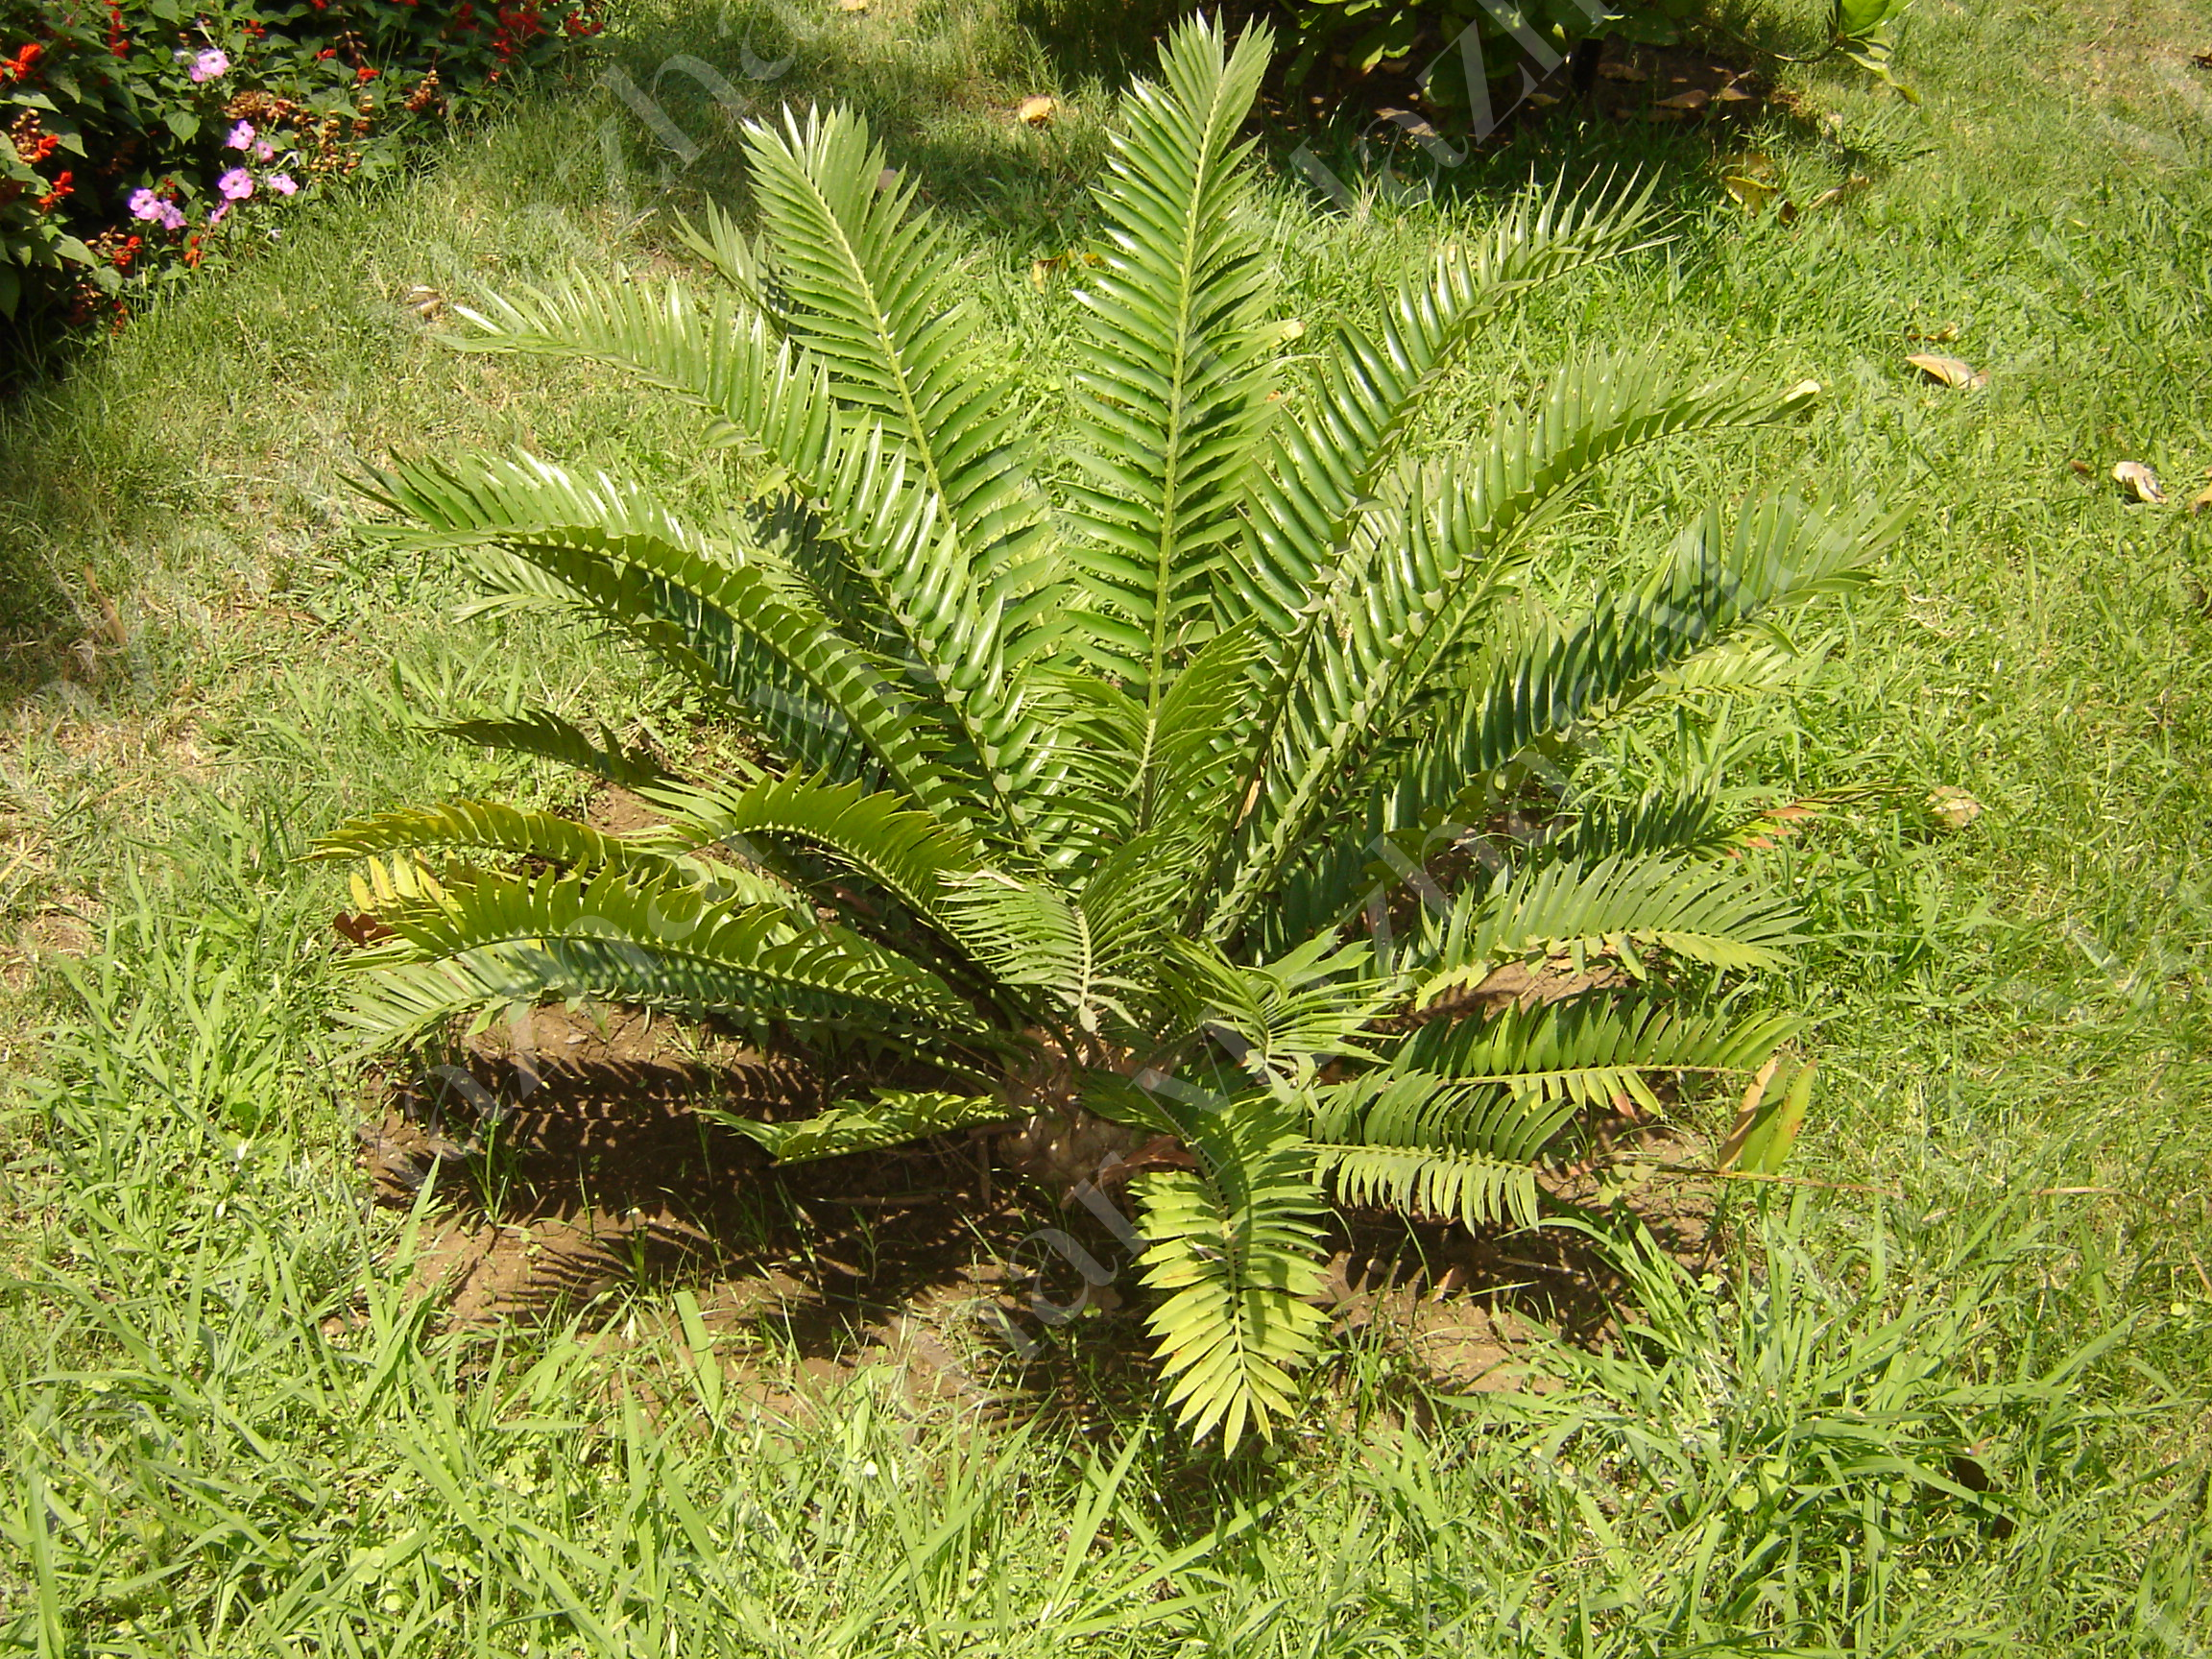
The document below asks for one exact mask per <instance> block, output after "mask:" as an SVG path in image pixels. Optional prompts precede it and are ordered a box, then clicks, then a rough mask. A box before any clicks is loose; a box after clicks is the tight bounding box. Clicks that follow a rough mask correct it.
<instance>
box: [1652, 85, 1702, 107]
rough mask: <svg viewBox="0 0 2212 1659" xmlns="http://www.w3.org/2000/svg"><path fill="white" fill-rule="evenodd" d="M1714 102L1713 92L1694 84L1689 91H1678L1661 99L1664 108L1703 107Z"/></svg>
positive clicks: (1660, 104)
mask: <svg viewBox="0 0 2212 1659" xmlns="http://www.w3.org/2000/svg"><path fill="white" fill-rule="evenodd" d="M1712 102H1713V94H1712V93H1710V92H1708V91H1706V90H1705V88H1704V87H1702V86H1693V87H1691V88H1690V90H1689V91H1687V92H1677V93H1675V94H1674V96H1673V97H1671V98H1662V99H1660V100H1659V108H1662V109H1702V108H1705V106H1706V105H1708V104H1710V103H1712Z"/></svg>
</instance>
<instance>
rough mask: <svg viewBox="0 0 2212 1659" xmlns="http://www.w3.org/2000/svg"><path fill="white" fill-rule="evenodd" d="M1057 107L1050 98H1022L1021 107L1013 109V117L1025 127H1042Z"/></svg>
mask: <svg viewBox="0 0 2212 1659" xmlns="http://www.w3.org/2000/svg"><path fill="white" fill-rule="evenodd" d="M1059 108H1060V106H1059V105H1058V104H1057V103H1055V102H1054V101H1053V100H1052V99H1050V98H1024V99H1022V107H1021V108H1019V109H1017V110H1015V111H1014V118H1015V119H1016V120H1017V121H1020V122H1021V123H1022V125H1023V126H1025V127H1042V126H1044V125H1045V123H1046V122H1047V121H1049V120H1051V119H1052V116H1053V113H1054V112H1055V111H1056V110H1058V109H1059Z"/></svg>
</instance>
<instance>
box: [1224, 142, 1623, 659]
mask: <svg viewBox="0 0 2212 1659" xmlns="http://www.w3.org/2000/svg"><path fill="white" fill-rule="evenodd" d="M1650 218H1651V186H1650V185H1648V184H1647V185H1645V186H1644V187H1643V188H1642V189H1637V188H1635V187H1634V186H1633V185H1632V184H1631V185H1630V186H1627V187H1625V188H1623V189H1621V190H1619V191H1615V190H1613V189H1612V188H1610V187H1609V185H1607V184H1593V185H1592V186H1590V187H1588V188H1586V189H1584V190H1582V191H1579V192H1576V193H1575V194H1572V195H1569V194H1547V195H1539V196H1536V197H1534V198H1532V199H1525V200H1523V201H1522V202H1521V203H1519V204H1517V205H1516V206H1515V207H1514V208H1513V210H1512V211H1511V212H1509V213H1507V214H1506V215H1505V216H1504V217H1503V219H1501V220H1500V221H1499V223H1498V225H1497V227H1496V228H1494V229H1493V230H1492V231H1491V232H1490V233H1489V234H1488V235H1486V236H1484V237H1482V238H1480V239H1479V240H1478V241H1477V242H1476V243H1475V245H1474V246H1473V247H1472V248H1469V247H1465V246H1461V245H1456V244H1455V245H1454V246H1451V247H1447V248H1445V249H1442V250H1440V251H1439V252H1438V253H1437V255H1436V258H1435V261H1434V264H1433V266H1432V267H1431V271H1430V274H1429V278H1428V280H1427V281H1426V282H1421V283H1408V284H1407V285H1406V286H1405V287H1404V288H1402V289H1401V290H1400V291H1399V294H1398V297H1397V300H1396V301H1395V303H1393V304H1392V305H1391V307H1390V308H1389V310H1388V311H1386V312H1385V313H1384V314H1383V326H1382V329H1381V331H1380V333H1379V334H1373V335H1371V334H1369V333H1368V332H1367V331H1366V330H1365V329H1363V328H1361V327H1359V326H1358V325H1355V324H1344V325H1339V326H1338V328H1337V330H1336V333H1335V338H1334V342H1333V345H1334V349H1333V350H1330V351H1327V352H1324V353H1323V354H1322V364H1323V367H1322V372H1321V373H1322V377H1321V384H1320V385H1319V387H1318V388H1317V389H1316V390H1315V392H1314V394H1313V396H1312V397H1310V399H1308V400H1307V401H1306V402H1305V403H1304V404H1303V405H1302V407H1301V408H1300V410H1299V412H1298V414H1297V416H1296V418H1295V419H1293V420H1291V421H1285V422H1283V423H1281V424H1280V425H1278V427H1277V428H1276V431H1275V436H1274V439H1273V441H1272V446H1271V453H1270V455H1269V459H1268V462H1267V464H1266V466H1265V467H1263V468H1262V469H1260V471H1259V472H1258V473H1257V474H1256V475H1255V477H1254V479H1253V484H1252V505H1251V536H1250V539H1249V541H1248V542H1247V544H1246V547H1245V556H1244V558H1243V559H1242V560H1241V561H1240V562H1239V564H1238V566H1237V567H1236V571H1235V576H1236V580H1235V582H1234V586H1233V589H1231V590H1230V594H1229V602H1230V604H1231V605H1232V607H1233V610H1234V613H1235V614H1237V615H1249V616H1255V617H1257V618H1259V619H1261V620H1262V622H1263V624H1264V625H1265V627H1266V630H1267V633H1268V634H1269V635H1270V636H1271V637H1276V638H1289V637H1292V636H1294V635H1296V634H1298V633H1299V632H1300V629H1301V623H1300V618H1301V617H1302V615H1303V614H1304V613H1305V610H1306V607H1307V604H1308V603H1309V601H1310V596H1311V594H1312V592H1313V591H1314V589H1315V588H1316V587H1318V586H1319V585H1320V584H1321V583H1322V582H1323V579H1324V578H1325V576H1326V574H1327V572H1328V570H1329V568H1330V567H1331V565H1334V562H1335V559H1336V556H1337V551H1338V549H1339V548H1341V547H1342V546H1343V545H1344V543H1345V541H1346V540H1347V539H1348V538H1349V536H1350V535H1351V532H1352V526H1353V521H1354V519H1355V518H1356V517H1358V514H1359V513H1360V512H1361V510H1362V503H1363V502H1364V501H1365V500H1366V499H1367V497H1368V496H1370V495H1372V494H1374V493H1375V492H1376V489H1377V486H1378V485H1379V484H1380V483H1381V481H1382V478H1383V473H1384V471H1385V470H1386V469H1388V468H1389V467H1390V466H1391V464H1392V463H1393V462H1394V461H1395V459H1396V458H1397V455H1398V452H1399V445H1400V441H1401V440H1402V439H1403V437H1404V435H1405V433H1406V431H1407V428H1408V427H1409V426H1410V424H1411V423H1412V421H1414V420H1415V419H1416V417H1417V416H1418V415H1419V413H1420V412H1421V410H1422V408H1423V407H1424V404H1425V400H1426V399H1427V397H1428V396H1429V394H1430V393H1431V391H1432V390H1433V389H1434V387H1435V385H1436V383H1437V381H1438V379H1439V377H1440V376H1441V375H1442V373H1444V372H1445V371H1446V370H1448V369H1449V368H1450V367H1451V365H1452V362H1453V360H1454V358H1455V354H1456V352H1457V349H1458V348H1459V347H1460V346H1461V345H1462V344H1463V343H1464V342H1465V341H1466V340H1467V339H1468V338H1469V337H1470V336H1471V335H1472V334H1473V333H1474V331H1475V329H1476V327H1477V326H1478V325H1479V324H1481V323H1482V322H1483V321H1485V320H1486V319H1488V318H1491V317H1494V316H1496V315H1497V314H1498V312H1499V310H1500V308H1501V307H1502V306H1503V304H1504V303H1505V302H1506V301H1508V300H1510V299H1512V298H1514V297H1516V296H1518V295H1520V294H1523V293H1525V292H1527V290H1528V289H1529V288H1530V287H1533V286H1534V285H1536V284H1538V283H1541V282H1544V281H1547V280H1550V279H1551V278H1554V277H1557V276H1563V275H1565V274H1566V273H1568V272H1570V271H1574V270H1576V269H1578V268H1580V267H1583V266H1586V265H1590V264H1594V263H1596V262H1598V261H1599V260H1603V259H1609V258H1615V257H1618V256H1619V255H1620V254H1622V253H1623V252H1630V251H1632V250H1633V249H1634V248H1635V247H1636V246H1637V245H1638V243H1637V238H1638V237H1639V236H1641V235H1643V234H1644V232H1645V231H1646V229H1647V227H1648V225H1649V223H1650Z"/></svg>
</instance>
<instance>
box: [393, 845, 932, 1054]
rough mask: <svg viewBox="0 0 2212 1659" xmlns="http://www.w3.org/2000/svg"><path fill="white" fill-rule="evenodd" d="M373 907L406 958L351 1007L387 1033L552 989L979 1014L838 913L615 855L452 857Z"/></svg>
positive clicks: (850, 1011)
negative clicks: (532, 872)
mask: <svg viewBox="0 0 2212 1659" xmlns="http://www.w3.org/2000/svg"><path fill="white" fill-rule="evenodd" d="M378 918H379V920H381V921H382V922H383V923H384V924H385V925H386V926H389V927H391V928H392V929H393V931H394V932H395V933H396V934H397V937H398V940H399V941H400V942H402V943H403V945H404V946H405V948H406V949H407V950H408V951H410V952H411V953H412V955H413V957H414V958H415V961H414V962H413V963H412V964H411V965H410V966H408V967H407V968H406V969H404V970H395V969H392V968H391V967H390V966H389V965H388V963H387V962H385V961H381V960H376V961H372V962H371V964H370V966H371V967H372V970H373V974H372V978H371V981H370V984H369V986H368V988H367V989H366V991H365V992H364V993H363V995H362V996H361V997H360V998H359V999H358V1001H357V1004H356V1008H355V1011H354V1016H355V1022H356V1023H357V1024H359V1025H361V1026H363V1027H364V1028H366V1029H369V1030H372V1031H373V1032H375V1033H376V1034H378V1035H386V1036H390V1037H392V1038H398V1037H401V1036H405V1035H411V1034H413V1033H414V1032H417V1031H420V1030H421V1029H424V1028H426V1025H427V1023H429V1022H436V1021H438V1020H443V1019H445V1018H447V1017H449V1016H451V1015H453V1014H456V1013H461V1012H465V1011H468V1010H470V1009H476V1008H486V1007H493V1006H498V1005H501V1004H507V1003H517V1002H532V1001H538V1000H542V999H545V998H556V997H558V998H583V997H589V998H600V999H603V1000H607V1001H615V1002H628V1003H633V1004H637V1005H638V1006H642V1007H650V1008H666V1009H672V1010H678V1011H682V1012H685V1013H694V1014H695V1013H701V1012H706V1011H710V1010H728V1011H732V1012H735V1013H738V1014H739V1015H741V1016H742V1017H745V1018H749V1019H752V1020H755V1021H758V1022H788V1023H791V1024H794V1025H798V1026H801V1027H807V1026H819V1027H826V1028H847V1029H858V1030H882V1029H890V1030H903V1031H911V1030H915V1029H917V1028H919V1027H921V1026H923V1025H924V1024H925V1023H927V1024H931V1025H935V1026H939V1027H942V1028H945V1029H951V1030H957V1029H959V1028H960V1027H962V1026H965V1025H968V1024H970V1023H971V1022H973V1018H974V1017H973V1015H971V1014H970V1013H969V1011H968V1009H967V1008H966V1006H965V1005H964V1004H963V1003H961V1002H960V1001H959V999H958V998H955V997H954V996H953V995H952V994H951V992H950V990H948V989H947V988H946V986H945V985H944V984H943V983H942V982H941V981H940V980H938V979H937V978H936V977H935V976H934V975H933V974H930V973H929V972H928V971H927V970H926V969H924V968H922V967H920V966H918V965H917V964H915V963H913V962H910V961H907V960H906V959H904V958H903V957H900V956H897V955H894V954H892V953H891V952H889V951H887V950H882V949H881V948H879V947H878V946H875V945H871V944H869V943H868V942H867V941H866V940H863V939H860V938H858V937H857V936H856V935H854V934H852V933H849V932H847V931H845V930H843V929H838V928H826V927H804V926H795V925H794V921H793V918H792V915H791V912H790V911H789V910H788V909H787V908H786V907H784V906H782V905H781V904H751V905H744V904H729V905H726V904H720V903H717V902H714V901H713V900H712V899H710V898H709V897H707V896H705V895H703V894H702V893H700V892H699V891H698V890H696V889H694V888H691V887H688V886H685V885H679V884H672V883H666V882H657V881H651V880H641V879H638V878H636V877H633V876H631V875H629V874H627V873H625V872H622V871H608V872H606V873H605V874H602V875H598V876H595V877H591V878H586V877H584V876H582V875H564V874H559V873H553V874H547V875H542V876H505V875H498V874H494V873H492V872H488V871H483V870H478V869H474V868H472V867H469V866H468V865H462V864H448V865H446V866H445V869H443V870H441V871H439V872H438V873H437V874H436V877H435V878H434V879H433V880H431V881H429V882H427V883H422V884H421V897H420V899H418V900H417V901H416V902H411V903H406V902H387V903H384V904H381V905H380V906H379V908H378ZM395 1021H396V1022H397V1023H396V1024H395V1023H393V1022H395Z"/></svg>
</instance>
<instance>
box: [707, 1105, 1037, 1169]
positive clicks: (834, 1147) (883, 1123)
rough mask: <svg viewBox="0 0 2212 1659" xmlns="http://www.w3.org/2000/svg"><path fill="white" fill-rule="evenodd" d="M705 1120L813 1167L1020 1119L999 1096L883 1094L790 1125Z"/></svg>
mask: <svg viewBox="0 0 2212 1659" xmlns="http://www.w3.org/2000/svg"><path fill="white" fill-rule="evenodd" d="M700 1116H701V1117H704V1118H710V1119H712V1120H713V1121H714V1122H717V1123H726V1124H728V1125H729V1126H730V1127H731V1128H733V1129H734V1130H736V1131H737V1132H738V1133H739V1134H741V1135H746V1136H749V1137H751V1138H752V1139H753V1140H755V1141H757V1142H759V1143H760V1144H761V1145H762V1146H764V1147H766V1148H767V1149H768V1151H769V1153H770V1155H771V1156H773V1157H774V1158H775V1160H776V1162H777V1163H779V1164H811V1163H814V1162H816V1161H817V1160H819V1159H823V1158H843V1157H845V1156H847V1155H848V1154H850V1153H854V1152H870V1151H874V1150H875V1149H876V1148H877V1147H879V1146H896V1145H899V1144H900V1143H901V1142H906V1141H918V1140H920V1139H921V1138H922V1137H923V1136H925V1135H945V1134H949V1133H950V1132H951V1131H952V1130H955V1129H972V1128H975V1127H977V1126H979V1125H982V1124H986V1123H1003V1122H1005V1121H1006V1120H1007V1119H1008V1118H1013V1117H1016V1116H1019V1114H1017V1113H1015V1112H1014V1111H1013V1110H1012V1109H1011V1108H1009V1107H1008V1106H1007V1104H1006V1102H1005V1101H1004V1100H1002V1099H1000V1098H999V1097H998V1095H996V1094H942V1093H935V1092H924V1093H919V1094H917V1093H913V1092H910V1091H906V1090H900V1089H879V1090H878V1091H877V1092H876V1097H875V1098H874V1099H873V1100H868V1101H858V1100H844V1101H840V1102H838V1103H837V1104H836V1105H834V1106H831V1107H829V1108H828V1109H827V1110H825V1111H822V1112H818V1113H816V1114H815V1115H814V1116H813V1117H811V1118H796V1119H794V1120H793V1121H791V1122H788V1123H762V1122H759V1121H757V1119H755V1118H740V1117H738V1116H736V1115H735V1114H734V1113H730V1112H717V1111H712V1110H709V1111H705V1112H702V1113H701V1114H700Z"/></svg>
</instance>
